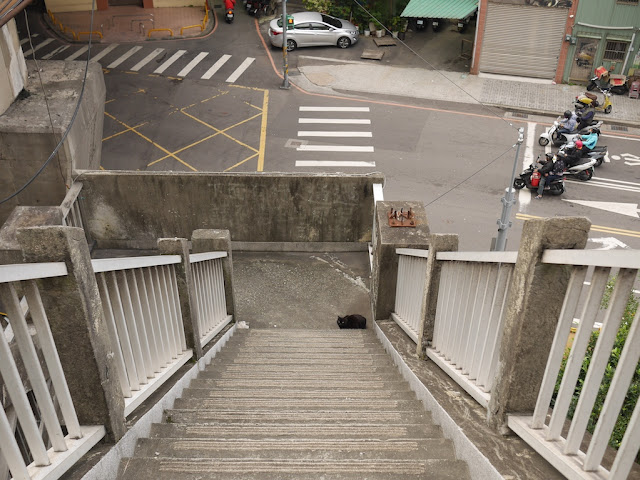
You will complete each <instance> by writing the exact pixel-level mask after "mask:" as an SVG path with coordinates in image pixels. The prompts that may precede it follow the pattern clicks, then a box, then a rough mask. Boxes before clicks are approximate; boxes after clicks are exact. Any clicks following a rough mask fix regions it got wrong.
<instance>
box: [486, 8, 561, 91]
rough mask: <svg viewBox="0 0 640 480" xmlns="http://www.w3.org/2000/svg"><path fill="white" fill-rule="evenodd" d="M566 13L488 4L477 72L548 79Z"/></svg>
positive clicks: (559, 41) (545, 9)
mask: <svg viewBox="0 0 640 480" xmlns="http://www.w3.org/2000/svg"><path fill="white" fill-rule="evenodd" d="M568 11H569V10H568V9H566V8H545V7H530V6H524V5H500V4H496V3H489V5H488V9H487V23H486V27H485V32H484V40H483V42H482V55H481V57H480V71H481V72H485V73H498V74H504V75H518V76H521V77H536V78H547V79H552V78H553V77H554V76H555V73H556V68H557V66H558V56H559V55H560V48H561V46H562V41H563V36H564V28H565V23H566V20H567V15H568Z"/></svg>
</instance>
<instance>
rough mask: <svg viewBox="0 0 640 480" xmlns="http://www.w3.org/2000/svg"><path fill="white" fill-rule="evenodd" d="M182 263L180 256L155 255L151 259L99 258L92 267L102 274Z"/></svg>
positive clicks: (92, 261)
mask: <svg viewBox="0 0 640 480" xmlns="http://www.w3.org/2000/svg"><path fill="white" fill-rule="evenodd" d="M180 262H182V259H181V258H180V255H154V256H150V257H126V258H98V259H93V260H91V265H92V266H93V271H94V272H95V273H101V272H115V271H118V270H130V269H133V268H145V267H158V266H161V265H173V264H176V263H180Z"/></svg>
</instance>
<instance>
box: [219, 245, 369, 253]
mask: <svg viewBox="0 0 640 480" xmlns="http://www.w3.org/2000/svg"><path fill="white" fill-rule="evenodd" d="M231 245H232V247H233V250H234V251H239V252H326V253H332V252H366V251H367V250H368V248H369V244H368V243H364V242H231Z"/></svg>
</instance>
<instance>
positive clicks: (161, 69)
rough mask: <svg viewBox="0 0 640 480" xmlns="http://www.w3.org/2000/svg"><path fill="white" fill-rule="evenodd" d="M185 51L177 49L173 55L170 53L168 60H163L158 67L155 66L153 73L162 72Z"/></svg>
mask: <svg viewBox="0 0 640 480" xmlns="http://www.w3.org/2000/svg"><path fill="white" fill-rule="evenodd" d="M185 53H187V51H186V50H178V51H177V52H176V53H174V54H173V55H171V57H170V58H169V60H167V61H166V62H164V63H163V64H162V65H160V66H159V67H158V68H156V69H155V70H154V71H153V73H162V72H164V71H165V70H166V69H167V68H169V67H170V66H171V65H172V64H173V63H175V61H176V60H178V59H179V58H180V57H181V56H183V55H184V54H185Z"/></svg>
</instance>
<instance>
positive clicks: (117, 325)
mask: <svg viewBox="0 0 640 480" xmlns="http://www.w3.org/2000/svg"><path fill="white" fill-rule="evenodd" d="M181 261H182V260H181V257H180V256H179V255H161V256H152V257H132V258H112V259H99V260H92V262H91V263H92V265H93V270H94V272H95V273H96V280H97V282H98V288H99V290H100V297H101V299H102V306H103V310H104V315H105V320H106V324H107V330H108V332H109V336H110V338H111V344H112V346H113V349H114V352H113V354H114V359H115V362H116V365H117V374H118V379H119V381H120V385H121V387H122V392H123V394H124V397H125V409H124V411H125V415H129V414H130V413H131V412H133V411H134V410H135V409H136V408H137V407H138V406H139V405H140V404H141V403H142V402H143V401H144V400H145V399H146V398H148V397H149V395H151V394H152V393H153V392H154V391H155V390H157V389H158V387H160V385H162V384H163V383H164V382H165V381H166V380H168V379H169V378H170V377H171V375H173V374H174V373H175V372H176V371H177V370H178V369H179V368H180V367H181V366H182V365H184V364H185V363H186V362H187V361H188V360H189V359H190V358H191V355H192V352H191V350H188V349H187V347H186V342H185V336H184V328H183V325H182V313H181V309H180V301H179V298H178V286H177V281H176V271H175V266H174V265H175V264H177V263H180V262H181Z"/></svg>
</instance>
